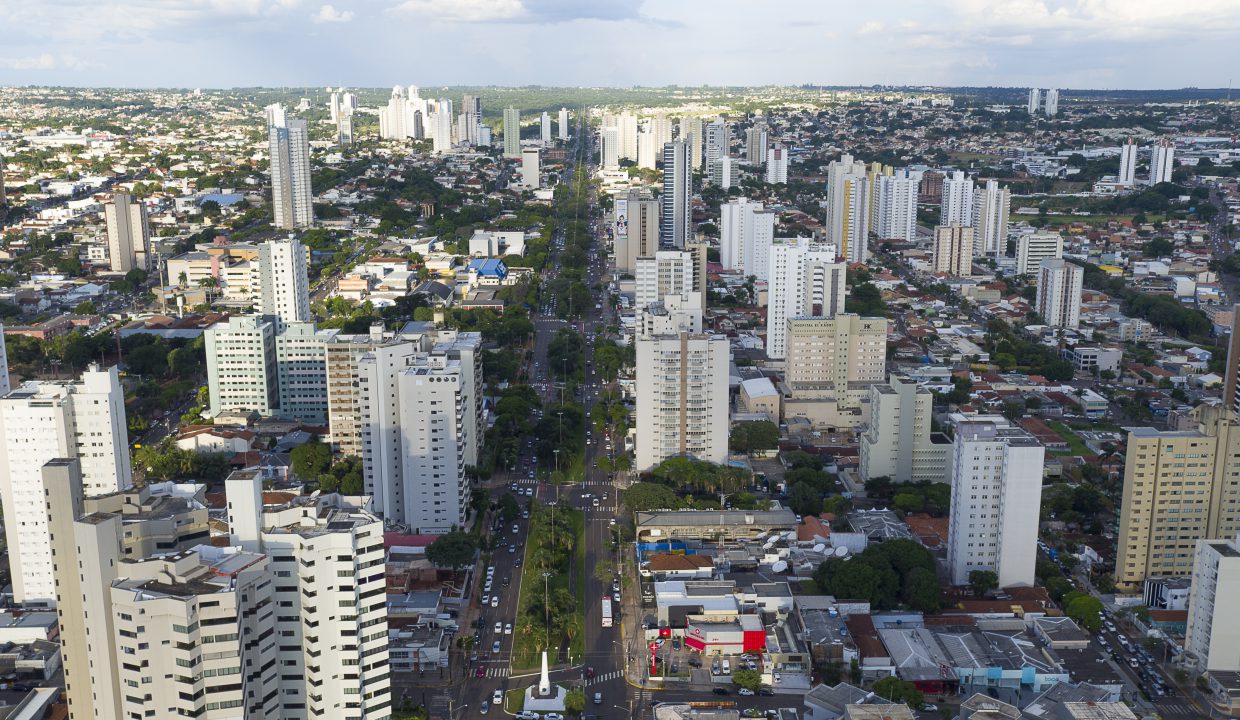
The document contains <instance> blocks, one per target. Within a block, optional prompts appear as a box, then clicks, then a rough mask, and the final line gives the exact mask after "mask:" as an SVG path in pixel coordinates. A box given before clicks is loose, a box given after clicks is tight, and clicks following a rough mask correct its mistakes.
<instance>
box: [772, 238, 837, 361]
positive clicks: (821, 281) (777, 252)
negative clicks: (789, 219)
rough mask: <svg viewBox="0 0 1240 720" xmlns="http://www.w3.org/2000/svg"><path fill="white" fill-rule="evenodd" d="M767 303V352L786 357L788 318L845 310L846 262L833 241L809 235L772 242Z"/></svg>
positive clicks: (779, 358)
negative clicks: (839, 258)
mask: <svg viewBox="0 0 1240 720" xmlns="http://www.w3.org/2000/svg"><path fill="white" fill-rule="evenodd" d="M769 269H770V270H769V272H770V279H769V282H768V297H767V307H766V355H767V357H769V358H771V359H775V360H782V359H783V358H784V356H785V353H786V350H787V345H786V337H787V332H788V318H794V317H802V316H814V317H834V316H835V315H836V314H838V313H842V312H844V296H845V292H846V286H847V278H846V277H845V270H846V266H845V265H844V263H842V262H836V250H835V247H834V246H833V245H825V244H824V245H819V244H811V243H810V241H809V239H807V238H784V239H782V240H780V239H777V240H776V241H775V242H774V244H772V245H771V251H770V262H769Z"/></svg>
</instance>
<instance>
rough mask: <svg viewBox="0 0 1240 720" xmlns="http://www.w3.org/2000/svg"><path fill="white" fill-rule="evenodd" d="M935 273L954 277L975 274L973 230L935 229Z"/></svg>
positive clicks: (957, 228) (955, 228)
mask: <svg viewBox="0 0 1240 720" xmlns="http://www.w3.org/2000/svg"><path fill="white" fill-rule="evenodd" d="M931 264H932V267H933V268H934V272H936V273H943V274H944V275H951V276H954V277H969V276H970V275H972V274H973V228H971V227H961V226H960V225H940V226H938V227H936V228H935V229H934V255H933V258H932V263H931Z"/></svg>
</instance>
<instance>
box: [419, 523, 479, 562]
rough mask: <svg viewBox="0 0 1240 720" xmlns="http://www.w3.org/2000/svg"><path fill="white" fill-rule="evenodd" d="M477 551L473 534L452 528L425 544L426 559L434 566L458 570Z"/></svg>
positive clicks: (469, 560) (471, 559) (472, 558)
mask: <svg viewBox="0 0 1240 720" xmlns="http://www.w3.org/2000/svg"><path fill="white" fill-rule="evenodd" d="M477 551H478V541H477V540H476V539H475V538H474V536H473V535H471V534H469V533H467V532H464V531H461V530H453V531H452V532H449V533H447V534H445V535H440V536H439V537H437V538H435V542H433V543H431V544H430V545H427V546H426V559H427V560H429V561H431V564H433V565H435V567H441V568H442V567H446V568H452V569H453V570H459V569H461V568H463V567H465V566H466V565H468V564H470V563H472V562H473V561H474V554H475V553H476V552H477Z"/></svg>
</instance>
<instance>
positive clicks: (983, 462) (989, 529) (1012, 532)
mask: <svg viewBox="0 0 1240 720" xmlns="http://www.w3.org/2000/svg"><path fill="white" fill-rule="evenodd" d="M958 418H959V420H958V422H957V423H956V439H955V443H954V447H953V448H952V453H953V456H952V464H951V468H952V479H951V483H952V498H951V518H950V520H949V522H948V534H947V562H948V565H949V566H950V567H951V575H952V584H953V585H966V584H968V582H969V573H970V572H972V571H973V570H991V571H993V572H995V573H996V574H998V576H999V587H1001V588H1004V587H1010V586H1013V585H1033V584H1034V563H1035V561H1036V560H1037V552H1038V543H1037V541H1038V519H1039V513H1040V512H1041V506H1042V464H1043V462H1044V460H1045V456H1046V448H1045V447H1043V446H1042V444H1041V443H1039V442H1038V441H1037V439H1036V438H1034V437H1033V435H1030V434H1029V433H1028V432H1026V431H1024V430H1023V429H1021V428H1019V427H1016V426H1014V425H1012V424H1011V423H1009V422H1008V421H1007V420H1005V419H1004V418H1002V417H999V416H997V415H992V416H968V417H966V416H958Z"/></svg>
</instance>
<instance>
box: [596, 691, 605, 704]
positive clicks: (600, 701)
mask: <svg viewBox="0 0 1240 720" xmlns="http://www.w3.org/2000/svg"><path fill="white" fill-rule="evenodd" d="M594 704H595V705H602V704H603V693H599V692H596V693H594Z"/></svg>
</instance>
